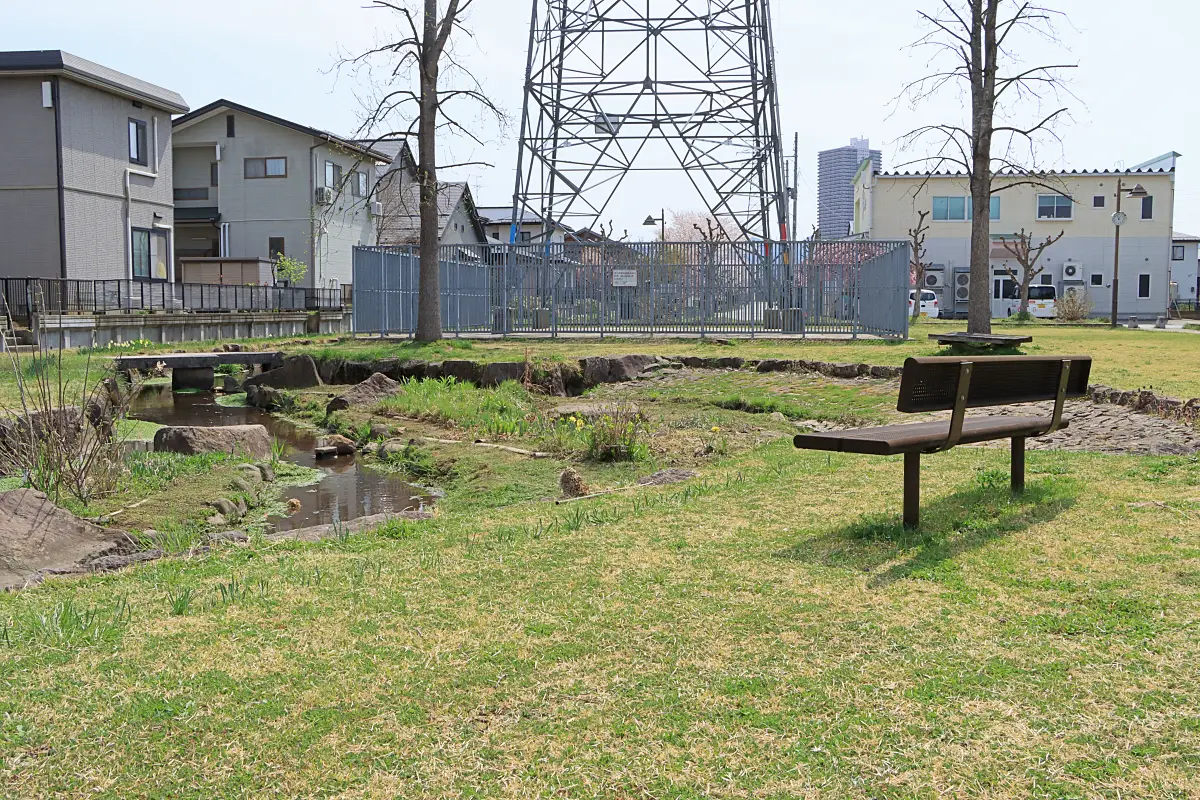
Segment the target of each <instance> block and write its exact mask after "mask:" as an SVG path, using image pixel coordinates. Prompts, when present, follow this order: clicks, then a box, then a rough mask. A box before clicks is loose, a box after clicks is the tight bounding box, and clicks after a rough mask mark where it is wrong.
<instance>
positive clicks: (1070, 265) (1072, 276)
mask: <svg viewBox="0 0 1200 800" xmlns="http://www.w3.org/2000/svg"><path fill="white" fill-rule="evenodd" d="M1063 280H1066V281H1080V280H1083V265H1082V264H1080V263H1079V262H1078V261H1064V262H1063Z"/></svg>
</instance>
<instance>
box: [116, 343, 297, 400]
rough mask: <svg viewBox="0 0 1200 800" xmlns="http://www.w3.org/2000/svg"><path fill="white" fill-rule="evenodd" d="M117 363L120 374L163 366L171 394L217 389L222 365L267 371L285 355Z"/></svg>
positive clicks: (175, 356)
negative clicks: (167, 374)
mask: <svg viewBox="0 0 1200 800" xmlns="http://www.w3.org/2000/svg"><path fill="white" fill-rule="evenodd" d="M113 363H114V365H115V366H116V368H117V371H118V372H129V371H131V370H135V369H137V370H151V369H157V368H158V366H159V365H160V364H161V365H162V366H164V367H166V368H167V369H169V370H171V390H172V391H179V390H181V389H204V390H209V389H212V388H213V381H214V380H216V368H217V366H218V365H220V364H249V365H251V366H253V365H256V364H257V365H259V366H261V367H262V369H263V370H268V369H275V368H276V367H278V366H281V365H282V364H283V353H282V352H279V351H274V352H264V353H247V352H237V353H225V352H221V353H159V354H158V355H148V356H117V357H116V358H114V359H113Z"/></svg>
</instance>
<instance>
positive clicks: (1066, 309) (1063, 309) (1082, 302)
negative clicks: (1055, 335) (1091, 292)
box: [1054, 291, 1092, 322]
mask: <svg viewBox="0 0 1200 800" xmlns="http://www.w3.org/2000/svg"><path fill="white" fill-rule="evenodd" d="M1054 310H1055V314H1056V316H1057V318H1058V321H1059V322H1082V321H1084V320H1085V319H1087V318H1088V317H1090V316H1091V315H1092V301H1091V299H1090V298H1089V297H1088V295H1087V292H1080V291H1074V292H1066V293H1064V294H1063V296H1062V297H1061V298H1059V300H1058V302H1056V303H1055V304H1054Z"/></svg>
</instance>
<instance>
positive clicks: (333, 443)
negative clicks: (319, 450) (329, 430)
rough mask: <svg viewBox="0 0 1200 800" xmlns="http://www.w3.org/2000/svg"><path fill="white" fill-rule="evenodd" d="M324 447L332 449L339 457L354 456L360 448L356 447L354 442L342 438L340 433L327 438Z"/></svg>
mask: <svg viewBox="0 0 1200 800" xmlns="http://www.w3.org/2000/svg"><path fill="white" fill-rule="evenodd" d="M321 446H322V447H332V448H333V449H334V454H335V455H339V456H352V455H354V454H355V453H356V452H358V448H357V447H355V446H354V442H352V441H350V440H349V439H347V438H346V437H345V436H342V435H341V434H340V433H335V434H331V435H329V436H326V437H325V439H324V441H323V443H322V444H321Z"/></svg>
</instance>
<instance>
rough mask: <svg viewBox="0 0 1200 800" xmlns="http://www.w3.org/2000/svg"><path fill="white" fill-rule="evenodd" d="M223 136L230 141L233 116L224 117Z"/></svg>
mask: <svg viewBox="0 0 1200 800" xmlns="http://www.w3.org/2000/svg"><path fill="white" fill-rule="evenodd" d="M225 136H226V137H227V138H230V139H232V138H233V114H226V115H225Z"/></svg>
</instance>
